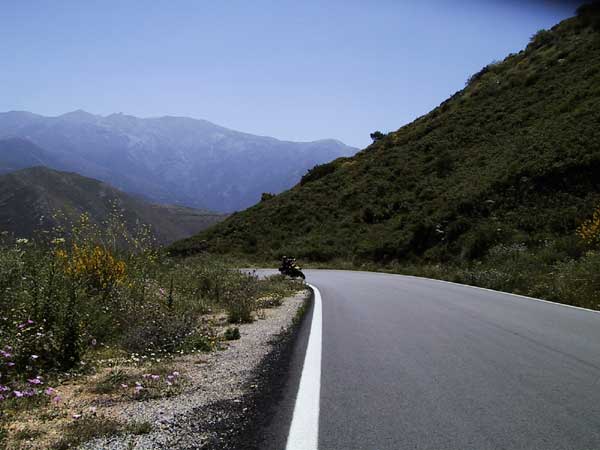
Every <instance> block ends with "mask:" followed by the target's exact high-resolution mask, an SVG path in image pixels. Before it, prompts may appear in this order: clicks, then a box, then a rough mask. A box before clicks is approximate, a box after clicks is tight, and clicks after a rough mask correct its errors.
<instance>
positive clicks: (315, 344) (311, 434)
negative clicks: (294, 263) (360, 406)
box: [285, 284, 323, 450]
mask: <svg viewBox="0 0 600 450" xmlns="http://www.w3.org/2000/svg"><path fill="white" fill-rule="evenodd" d="M309 286H310V287H311V288H312V290H313V291H314V293H315V300H314V305H313V315H312V324H311V326H310V336H309V337H308V345H307V347H306V356H305V357H304V366H303V368H302V375H301V377H300V386H299V387H298V395H297V396H296V404H295V405H294V415H293V416H292V425H291V426H290V433H289V434H288V439H287V445H286V447H285V448H286V450H317V448H318V446H319V399H320V398H321V347H322V345H321V344H322V330H323V312H322V306H321V293H320V292H319V290H318V289H317V288H316V287H315V286H313V285H311V284H309Z"/></svg>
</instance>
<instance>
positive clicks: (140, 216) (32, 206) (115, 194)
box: [0, 167, 224, 243]
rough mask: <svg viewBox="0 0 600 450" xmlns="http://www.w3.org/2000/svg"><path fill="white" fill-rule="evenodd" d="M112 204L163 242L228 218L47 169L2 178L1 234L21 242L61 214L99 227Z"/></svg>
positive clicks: (76, 175)
mask: <svg viewBox="0 0 600 450" xmlns="http://www.w3.org/2000/svg"><path fill="white" fill-rule="evenodd" d="M113 205H116V206H117V207H118V208H119V209H122V210H123V214H124V216H125V219H126V221H127V223H129V224H132V225H133V224H136V223H138V222H139V223H142V224H147V225H151V226H152V230H153V232H154V234H155V235H156V237H157V239H158V240H159V241H160V242H163V243H168V242H172V241H174V240H176V239H182V238H185V237H187V236H191V235H192V234H194V233H197V232H198V231H200V230H202V229H204V228H206V227H208V226H209V225H212V224H214V223H215V222H217V221H219V220H222V219H223V218H224V216H223V215H220V214H215V213H211V212H209V211H202V210H195V209H191V208H182V207H178V206H171V205H157V204H151V203H148V202H145V201H143V200H141V199H138V198H135V197H132V196H130V195H127V194H125V193H123V192H121V191H119V190H117V189H115V188H113V187H111V186H109V185H107V184H105V183H102V182H100V181H98V180H94V179H91V178H86V177H82V176H80V175H78V174H75V173H67V172H58V171H54V170H51V169H48V168H45V167H33V168H28V169H23V170H20V171H17V172H11V173H9V174H5V175H2V176H0V231H8V232H10V233H12V234H14V235H15V236H17V237H30V236H31V235H32V234H33V233H34V232H35V231H38V230H49V229H51V228H52V227H54V226H56V225H57V224H58V221H57V220H56V219H55V218H54V216H55V214H56V213H57V212H59V211H60V212H62V213H63V214H65V215H66V216H67V218H68V219H70V220H71V221H75V220H76V219H77V218H78V217H79V215H80V214H81V213H84V212H85V213H88V214H89V216H90V219H91V221H92V222H95V223H101V222H103V221H105V220H106V219H108V217H109V216H110V214H111V212H112V211H113Z"/></svg>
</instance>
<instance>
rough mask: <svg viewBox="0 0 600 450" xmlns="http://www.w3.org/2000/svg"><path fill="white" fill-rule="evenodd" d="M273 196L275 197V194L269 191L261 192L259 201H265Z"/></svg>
mask: <svg viewBox="0 0 600 450" xmlns="http://www.w3.org/2000/svg"><path fill="white" fill-rule="evenodd" d="M273 197H275V194H271V193H270V192H263V193H262V195H261V196H260V201H261V202H266V201H267V200H269V199H272V198H273Z"/></svg>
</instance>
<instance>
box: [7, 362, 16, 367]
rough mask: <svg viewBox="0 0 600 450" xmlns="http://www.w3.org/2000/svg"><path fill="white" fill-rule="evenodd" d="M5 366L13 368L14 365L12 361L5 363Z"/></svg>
mask: <svg viewBox="0 0 600 450" xmlns="http://www.w3.org/2000/svg"><path fill="white" fill-rule="evenodd" d="M6 365H7V366H8V367H13V366H14V365H15V363H14V362H12V361H9V362H7V363H6Z"/></svg>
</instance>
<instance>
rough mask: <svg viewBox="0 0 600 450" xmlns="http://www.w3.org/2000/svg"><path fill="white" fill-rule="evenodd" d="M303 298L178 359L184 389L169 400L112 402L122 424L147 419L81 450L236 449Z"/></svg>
mask: <svg viewBox="0 0 600 450" xmlns="http://www.w3.org/2000/svg"><path fill="white" fill-rule="evenodd" d="M308 296H309V292H308V291H303V292H301V293H299V294H297V295H295V296H293V297H289V298H287V299H286V300H284V302H283V304H282V305H281V306H280V307H277V308H273V309H267V310H264V315H263V316H262V317H263V318H261V319H259V320H257V321H255V322H254V323H251V324H244V325H240V326H239V329H240V334H241V339H239V340H237V341H229V347H228V348H227V349H225V350H222V351H216V352H213V353H208V354H195V355H188V356H185V357H182V358H180V359H178V360H177V363H176V364H175V365H174V366H175V367H176V368H177V369H178V370H180V371H181V372H182V373H185V375H186V376H187V378H188V381H187V384H186V387H185V389H184V391H183V392H182V393H181V394H180V395H178V396H176V397H170V398H161V399H156V400H148V401H138V402H131V403H124V404H118V405H115V406H114V407H112V409H111V410H110V413H109V414H110V415H111V416H114V417H115V418H118V419H120V420H122V421H124V422H130V423H131V422H149V423H150V424H152V431H151V432H150V433H148V434H144V435H141V436H132V435H119V436H112V437H108V438H102V439H96V440H94V441H91V442H88V443H86V444H84V445H83V446H81V447H80V448H81V449H86V450H92V449H93V450H99V449H102V450H107V449H108V450H121V449H215V450H216V449H241V448H255V447H254V444H253V443H252V442H250V441H251V440H252V439H253V438H251V437H249V435H250V434H252V430H251V429H252V427H253V426H254V425H253V424H254V420H253V419H254V417H253V416H254V415H255V414H259V413H260V412H259V411H256V409H257V406H258V404H260V402H257V398H258V397H259V396H260V393H261V392H262V391H265V390H268V387H269V386H268V383H269V380H268V378H269V372H270V371H272V368H273V367H276V364H274V363H275V362H276V360H277V359H278V358H279V357H280V356H281V353H283V351H282V349H283V347H284V343H285V341H287V340H289V339H288V338H290V337H291V335H292V333H293V328H294V327H293V324H294V320H293V319H294V317H295V316H296V314H297V312H298V309H299V308H300V306H301V305H303V304H304V302H305V301H306V300H307V298H308Z"/></svg>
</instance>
